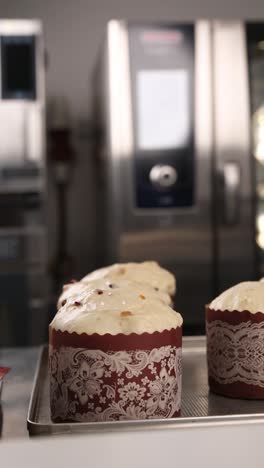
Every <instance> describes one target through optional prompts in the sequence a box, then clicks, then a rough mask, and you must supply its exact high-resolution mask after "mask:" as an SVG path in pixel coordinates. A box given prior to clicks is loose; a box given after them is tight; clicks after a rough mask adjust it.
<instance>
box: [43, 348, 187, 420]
mask: <svg viewBox="0 0 264 468" xmlns="http://www.w3.org/2000/svg"><path fill="white" fill-rule="evenodd" d="M49 365H50V397H51V414H52V417H53V419H58V418H60V419H61V420H67V419H68V420H73V421H109V420H120V419H124V420H125V419H146V418H147V419H152V418H169V417H172V416H173V415H174V414H176V413H177V412H178V411H179V410H180V402H181V374H182V371H181V348H176V347H174V346H162V347H160V348H155V349H152V350H131V351H117V352H107V353H106V352H104V351H101V350H85V349H81V348H72V347H62V348H60V349H59V350H56V349H52V347H50V359H49Z"/></svg>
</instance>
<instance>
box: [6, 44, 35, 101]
mask: <svg viewBox="0 0 264 468" xmlns="http://www.w3.org/2000/svg"><path fill="white" fill-rule="evenodd" d="M1 57H2V60H1V62H2V96H3V99H35V94H36V93H35V87H36V86H35V81H36V80H35V39H34V37H32V36H3V37H2V40H1Z"/></svg>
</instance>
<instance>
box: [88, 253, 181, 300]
mask: <svg viewBox="0 0 264 468" xmlns="http://www.w3.org/2000/svg"><path fill="white" fill-rule="evenodd" d="M99 278H109V279H111V280H113V281H114V280H116V279H120V278H121V279H122V278H123V279H127V280H130V281H138V282H140V283H141V282H143V283H147V284H150V285H151V286H153V287H157V288H159V289H160V290H161V291H164V292H166V293H168V294H169V295H170V296H174V294H175V292H176V280H175V277H174V276H173V275H172V274H171V273H170V272H169V271H167V270H165V269H164V268H162V267H161V266H160V265H159V264H158V263H157V262H153V261H152V262H142V263H116V264H114V265H111V266H108V267H104V268H100V269H99V270H96V271H93V272H92V273H90V274H88V275H86V276H85V277H84V278H82V280H81V281H82V282H88V281H91V280H95V279H99Z"/></svg>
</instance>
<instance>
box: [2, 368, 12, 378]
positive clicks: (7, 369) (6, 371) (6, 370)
mask: <svg viewBox="0 0 264 468" xmlns="http://www.w3.org/2000/svg"><path fill="white" fill-rule="evenodd" d="M9 371H10V368H9V367H0V381H1V380H2V379H3V378H4V376H5V375H6V374H7V373H8V372H9Z"/></svg>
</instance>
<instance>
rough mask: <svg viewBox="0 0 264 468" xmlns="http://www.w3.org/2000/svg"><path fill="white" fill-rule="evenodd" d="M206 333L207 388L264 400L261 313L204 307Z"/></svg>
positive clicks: (228, 394)
mask: <svg viewBox="0 0 264 468" xmlns="http://www.w3.org/2000/svg"><path fill="white" fill-rule="evenodd" d="M206 334H207V362H208V377H209V386H210V389H211V390H212V391H214V392H215V393H219V394H222V395H225V396H230V397H234V398H249V399H262V398H263V399H264V314H262V313H260V312H257V313H256V314H252V313H251V312H249V311H242V312H240V311H237V310H234V311H231V312H229V311H221V310H212V309H210V308H209V307H207V309H206Z"/></svg>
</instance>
